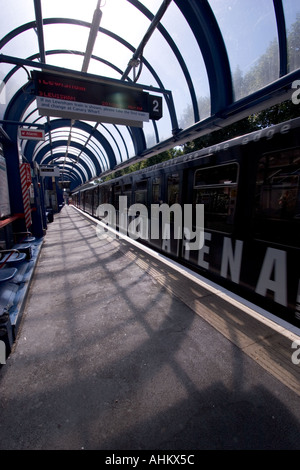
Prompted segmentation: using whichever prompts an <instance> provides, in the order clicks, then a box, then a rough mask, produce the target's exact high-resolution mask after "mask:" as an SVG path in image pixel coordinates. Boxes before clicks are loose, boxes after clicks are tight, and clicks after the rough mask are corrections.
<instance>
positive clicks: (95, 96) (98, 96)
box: [32, 71, 162, 127]
mask: <svg viewBox="0 0 300 470" xmlns="http://www.w3.org/2000/svg"><path fill="white" fill-rule="evenodd" d="M32 76H33V80H34V83H35V94H36V101H37V107H38V111H39V113H40V115H43V116H55V117H62V118H67V119H82V120H87V121H96V122H108V123H112V124H124V125H127V126H134V127H143V122H148V121H149V119H154V120H158V119H160V118H161V117H162V97H160V96H154V95H150V94H149V93H147V92H144V91H141V90H137V89H133V88H130V87H126V86H124V85H119V86H118V85H115V84H108V83H102V82H97V81H93V80H86V79H81V78H79V79H77V78H74V77H68V76H65V75H59V74H53V73H48V72H37V71H34V72H32Z"/></svg>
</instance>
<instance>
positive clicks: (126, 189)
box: [123, 184, 132, 208]
mask: <svg viewBox="0 0 300 470" xmlns="http://www.w3.org/2000/svg"><path fill="white" fill-rule="evenodd" d="M131 189H132V185H131V184H125V185H124V191H123V195H124V196H126V197H127V208H129V206H130V205H131Z"/></svg>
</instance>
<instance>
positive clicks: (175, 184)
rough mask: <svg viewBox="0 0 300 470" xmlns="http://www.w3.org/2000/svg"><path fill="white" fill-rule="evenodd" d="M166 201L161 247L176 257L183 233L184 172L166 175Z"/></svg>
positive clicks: (161, 212) (162, 209) (162, 217)
mask: <svg viewBox="0 0 300 470" xmlns="http://www.w3.org/2000/svg"><path fill="white" fill-rule="evenodd" d="M165 178H166V179H165V201H166V204H163V205H161V207H160V209H161V210H160V214H161V230H162V234H161V249H162V250H163V251H165V252H167V253H168V254H171V255H173V256H175V257H177V256H178V255H179V252H180V246H181V240H182V233H183V227H182V224H183V210H182V200H181V184H182V172H179V171H176V172H171V173H167V174H166V176H165Z"/></svg>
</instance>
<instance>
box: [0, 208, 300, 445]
mask: <svg viewBox="0 0 300 470" xmlns="http://www.w3.org/2000/svg"><path fill="white" fill-rule="evenodd" d="M141 260H143V258H142V257H141V258H139V261H137V258H136V255H134V254H133V253H132V249H131V247H130V246H128V245H126V243H125V242H121V243H120V242H119V241H117V240H112V239H111V238H109V237H107V238H106V239H104V240H101V241H100V240H99V239H98V238H97V236H96V233H95V226H94V224H93V223H92V222H91V221H89V220H87V219H85V218H84V217H83V216H82V215H81V214H80V213H78V212H77V211H75V210H74V209H73V208H72V207H64V208H63V210H62V211H61V213H60V214H58V215H56V216H55V220H54V222H53V223H52V224H50V225H49V228H48V231H47V234H46V236H45V240H44V243H43V247H42V251H41V254H40V258H39V260H38V263H37V266H36V270H35V274H34V277H33V281H32V284H31V288H30V293H29V296H28V299H27V304H26V306H25V310H24V313H23V316H22V322H21V325H20V327H19V333H18V337H17V340H16V342H15V345H14V348H13V351H12V354H11V355H10V357H9V359H8V360H7V363H6V365H4V366H2V367H1V369H0V397H1V401H0V449H2V450H3V449H13V450H15V449H18V450H22V449H33V450H38V449H43V450H47V449H51V450H56V449H66V450H80V449H86V450H97V449H98V450H148V449H150V450H160V449H161V450H190V451H192V450H193V451H195V450H201V449H299V448H300V444H299V441H300V438H299V436H300V404H299V403H300V400H299V394H298V393H297V389H296V388H295V387H297V384H296V386H295V387H294V389H293V388H291V387H289V386H287V385H286V384H285V383H284V381H283V380H280V379H279V378H278V377H276V376H275V375H274V374H272V371H271V369H270V370H268V369H267V368H265V367H263V365H262V364H259V363H258V362H257V361H256V360H255V358H254V357H251V355H249V354H247V352H246V351H245V350H243V348H245V349H247V348H250V344H249V343H250V342H247V344H246V345H245V342H243V341H242V342H241V347H240V346H239V341H238V339H236V340H235V341H233V338H230V335H231V336H233V333H232V331H234V335H237V333H236V330H230V331H231V333H230V334H228V335H227V337H226V335H225V334H224V331H221V330H220V329H219V331H218V328H217V329H216V327H215V326H212V325H211V324H210V323H209V321H207V320H208V318H207V319H203V318H202V317H201V316H200V315H199V314H197V313H195V311H194V309H193V308H192V306H191V305H190V306H189V305H188V301H186V302H184V301H182V300H181V299H180V297H179V296H175V295H173V293H172V291H171V290H170V289H168V279H169V280H170V284H171V278H172V273H171V272H170V271H168V272H166V273H165V277H164V282H161V279H158V278H156V274H155V271H153V270H152V268H151V267H149V264H147V262H145V261H143V263H144V265H143V264H142V262H141ZM157 263H158V262H157ZM157 263H156V264H157ZM182 282H183V281H182ZM193 289H194V290H195V288H194V287H193ZM185 291H186V289H185ZM194 294H195V298H196V303H197V305H198V306H199V305H201V304H203V307H204V310H205V312H206V315H207V316H208V317H209V309H210V311H211V312H213V311H214V309H215V310H216V309H218V312H219V313H220V309H222V308H224V305H221V303H220V299H219V298H218V300H217V298H216V297H214V296H213V294H212V293H211V292H209V293H208V292H205V289H203V290H201V289H200V288H199V289H198V290H197V289H196V290H195V292H194ZM190 302H191V299H190ZM226 312H227V316H229V314H231V316H233V315H234V314H235V307H234V306H227V307H226ZM227 325H230V324H229V323H227ZM222 328H223V330H225V329H226V327H225V326H224V324H222ZM251 334H252V335H254V333H253V330H252V333H251ZM243 338H244V337H243ZM288 344H289V343H288ZM289 347H290V348H291V344H289ZM292 352H293V350H292V349H290V351H289V352H288V354H289V355H290V356H291V355H292ZM256 354H260V353H259V350H257V351H256ZM264 361H265V362H266V361H267V358H265V359H264ZM291 368H296V373H294V372H293V374H292V375H293V377H295V380H297V377H298V375H297V374H298V370H299V368H300V365H298V366H294V365H293V364H292V363H291ZM297 368H298V369H297Z"/></svg>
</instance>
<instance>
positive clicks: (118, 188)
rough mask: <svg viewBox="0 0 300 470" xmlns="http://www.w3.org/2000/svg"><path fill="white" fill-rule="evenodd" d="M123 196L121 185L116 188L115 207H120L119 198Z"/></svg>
mask: <svg viewBox="0 0 300 470" xmlns="http://www.w3.org/2000/svg"><path fill="white" fill-rule="evenodd" d="M120 196H122V187H121V186H120V185H116V186H114V207H115V208H118V207H119V197H120Z"/></svg>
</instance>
